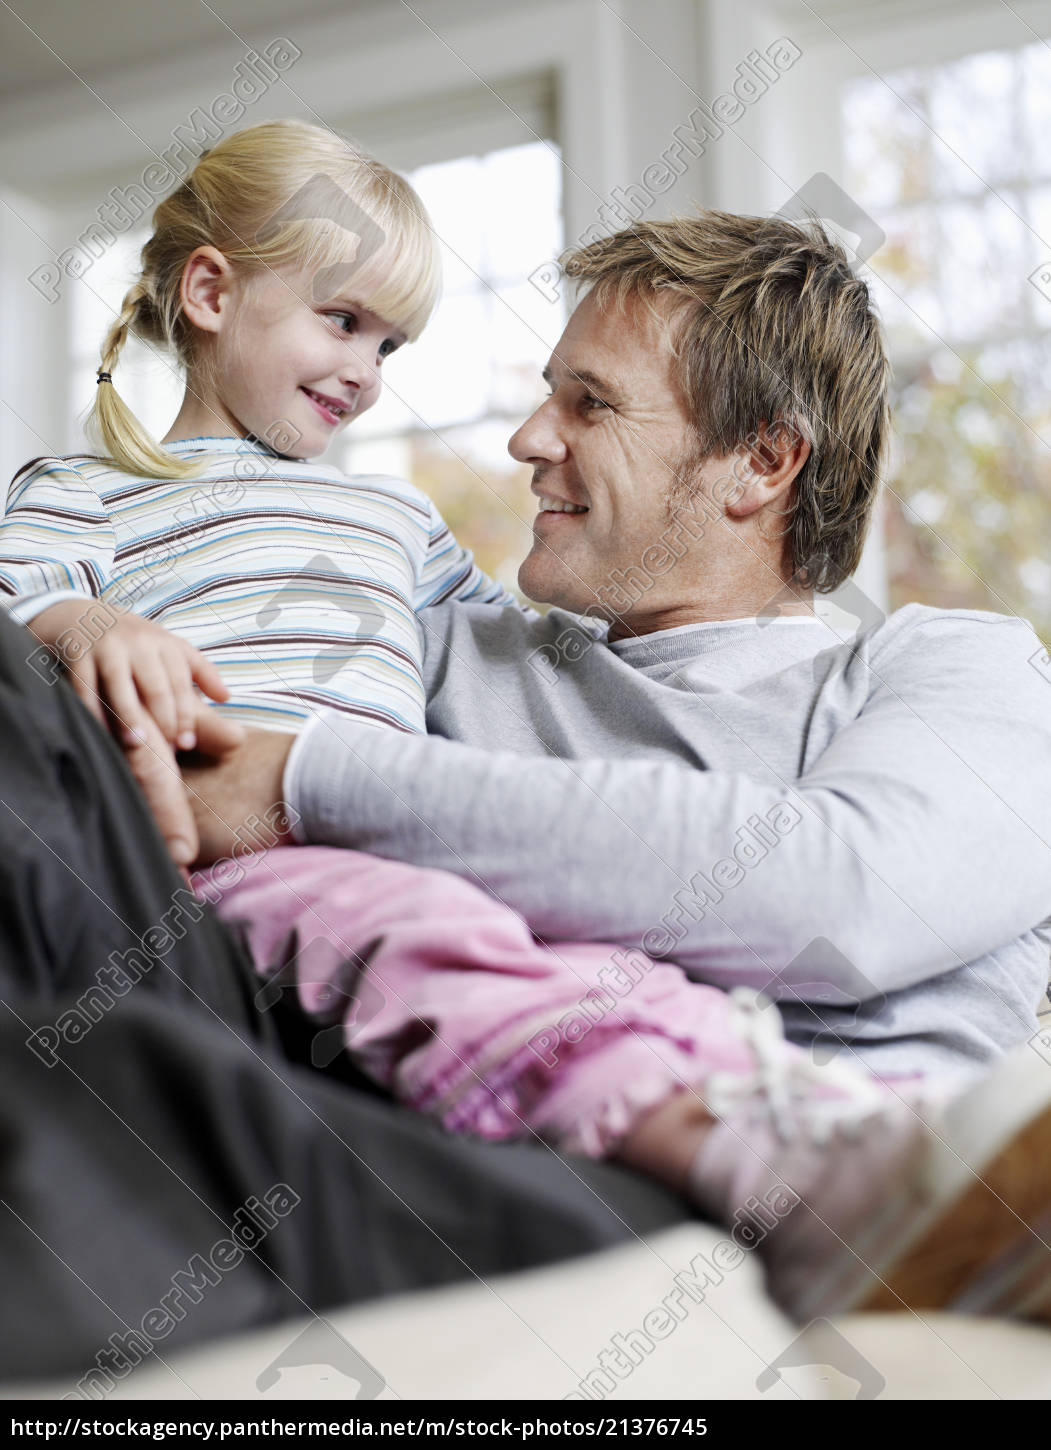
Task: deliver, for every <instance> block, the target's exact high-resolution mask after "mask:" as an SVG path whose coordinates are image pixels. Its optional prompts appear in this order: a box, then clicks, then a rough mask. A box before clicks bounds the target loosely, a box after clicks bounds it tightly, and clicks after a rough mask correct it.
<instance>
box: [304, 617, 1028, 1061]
mask: <svg viewBox="0 0 1051 1450" xmlns="http://www.w3.org/2000/svg"><path fill="white" fill-rule="evenodd" d="M421 629H422V633H423V637H424V641H425V646H426V659H425V679H426V685H427V692H428V698H429V705H428V728H429V730H430V731H431V732H432V735H430V736H428V737H419V738H416V737H406V736H405V735H402V734H396V733H394V732H391V731H388V730H380V729H376V728H374V727H370V726H368V725H363V724H359V723H357V722H354V721H351V720H347V719H346V718H334V717H328V718H322V719H320V720H319V721H317V722H316V723H315V724H313V725H312V726H310V727H308V729H307V730H306V731H305V732H304V733H303V734H302V735H301V736H300V738H299V741H298V742H297V745H296V746H295V748H294V750H293V754H292V757H291V759H290V762H289V768H288V772H287V775H286V795H287V798H288V801H289V804H290V805H291V806H292V807H293V808H294V809H295V810H296V811H298V812H299V814H300V815H301V817H302V825H301V828H300V829H301V834H302V836H303V837H305V838H306V839H309V840H311V841H314V842H319V843H328V844H333V845H345V846H352V847H356V848H357V849H359V850H363V851H369V852H373V853H375V854H378V855H381V856H387V857H391V858H397V859H400V860H407V861H411V862H415V863H417V864H419V865H424V866H436V867H442V868H444V869H446V870H450V871H454V872H457V873H458V874H460V875H462V876H465V877H467V878H469V879H472V880H475V881H476V882H478V883H480V884H482V885H483V886H485V887H486V888H487V889H488V890H490V891H491V892H492V893H493V894H494V895H496V896H497V897H499V898H500V899H501V900H503V901H505V902H507V903H508V904H509V905H511V906H512V907H514V909H515V910H517V911H518V912H520V913H521V914H522V915H523V916H524V917H525V918H526V920H527V921H528V922H529V924H530V925H531V927H532V929H533V930H534V932H536V934H537V935H538V936H540V937H543V938H545V939H547V940H552V941H554V940H602V941H611V942H617V943H621V944H624V945H630V946H637V947H641V948H642V950H644V951H646V952H648V953H649V954H650V955H651V956H659V957H666V958H668V959H669V960H672V961H676V962H679V963H681V964H682V966H683V967H684V968H685V969H686V970H687V971H688V972H689V974H690V975H691V976H693V977H695V978H696V979H698V980H700V981H704V982H708V983H712V984H714V985H717V986H720V987H725V988H728V987H731V986H733V985H736V984H740V983H744V984H748V985H751V986H755V987H760V988H763V989H765V990H766V991H768V992H769V993H770V994H771V995H773V996H775V997H777V998H778V999H779V1000H780V1003H781V1008H782V1011H783V1013H784V1015H785V1017H786V1022H787V1028H788V1033H789V1036H790V1037H791V1038H793V1040H795V1041H798V1042H800V1043H807V1042H816V1044H817V1050H818V1052H819V1054H820V1052H821V1050H822V1046H821V1045H822V1044H823V1043H824V1044H827V1045H828V1046H827V1048H826V1050H828V1051H832V1050H834V1049H835V1047H836V1046H838V1043H837V1042H836V1038H837V1037H838V1038H842V1039H843V1040H845V1041H847V1042H849V1043H850V1046H851V1051H852V1052H853V1053H854V1054H855V1056H856V1057H857V1058H859V1059H860V1060H861V1061H862V1062H864V1063H866V1064H867V1065H868V1066H870V1067H871V1068H872V1069H873V1070H875V1071H878V1072H882V1073H887V1074H892V1073H909V1072H914V1071H937V1072H946V1071H949V1072H951V1071H956V1072H961V1071H966V1070H968V1069H973V1067H974V1066H975V1064H977V1063H980V1062H984V1061H986V1060H987V1059H988V1058H990V1057H991V1056H993V1055H994V1054H995V1053H996V1052H997V1051H999V1050H1001V1049H1003V1048H1004V1047H1006V1046H1008V1045H1010V1044H1013V1043H1015V1042H1017V1041H1019V1040H1021V1039H1024V1038H1026V1037H1028V1036H1030V1035H1031V1034H1032V1033H1033V1032H1034V1031H1035V1030H1036V1022H1035V1009H1036V1005H1037V1002H1038V1000H1039V998H1040V996H1041V994H1042V991H1043V989H1044V987H1045V986H1046V983H1047V977H1048V948H1049V942H1051V678H1049V674H1048V671H1047V669H1046V655H1045V654H1044V653H1043V651H1042V649H1041V647H1040V645H1039V643H1038V641H1037V639H1036V636H1035V635H1034V634H1033V631H1032V629H1031V628H1030V627H1029V626H1028V625H1027V624H1025V623H1024V622H1022V621H1019V620H1012V619H1008V618H1005V617H1001V616H999V615H993V614H982V613H976V612H974V613H972V612H964V611H943V610H935V609H929V608H926V607H923V606H919V605H910V606H907V607H906V608H904V609H901V610H899V611H898V612H897V613H896V614H894V615H892V616H891V617H890V618H889V619H887V620H886V621H885V622H883V623H881V624H879V625H876V626H873V627H871V628H870V629H868V630H867V631H865V632H863V633H860V634H859V635H858V636H857V637H856V638H854V639H852V640H850V641H848V642H846V643H841V642H840V641H839V639H838V638H837V636H835V635H834V634H832V633H831V632H830V629H829V626H828V625H827V624H826V623H824V622H823V621H821V620H817V619H814V618H812V617H805V618H780V619H772V620H769V621H767V620H755V619H750V620H730V621H721V622H718V623H710V624H699V625H690V626H685V627H682V628H678V629H671V630H665V631H662V632H660V633H657V634H651V635H647V636H645V637H642V638H639V639H631V640H625V641H621V642H618V643H615V644H613V645H609V644H608V643H606V641H605V639H604V637H603V636H601V635H600V634H597V626H596V625H595V624H594V622H592V621H581V620H578V619H575V617H574V616H571V615H567V614H565V613H563V612H562V611H559V610H553V611H552V612H551V613H550V614H548V615H547V616H546V617H545V618H538V617H536V616H535V615H534V616H530V615H527V614H523V613H522V612H520V611H518V610H517V609H514V608H499V607H494V606H485V605H465V604H454V605H448V606H441V607H439V608H435V609H431V610H427V611H425V613H424V614H423V615H422V616H421ZM436 737H446V738H436ZM454 742H459V743H454Z"/></svg>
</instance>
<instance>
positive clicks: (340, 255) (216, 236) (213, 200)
mask: <svg viewBox="0 0 1051 1450" xmlns="http://www.w3.org/2000/svg"><path fill="white" fill-rule="evenodd" d="M202 246H211V247H215V248H217V250H219V251H220V252H222V253H223V254H224V256H225V257H226V258H227V259H228V260H229V261H230V262H231V263H233V264H234V265H235V266H236V267H238V268H240V269H242V270H243V271H244V272H245V273H253V272H256V273H258V272H262V271H264V270H268V269H277V268H282V267H309V268H310V269H311V270H312V271H313V273H314V276H315V277H316V278H317V279H318V280H319V281H321V280H322V279H324V278H325V277H326V276H327V277H329V278H331V279H333V280H335V279H337V278H339V277H341V276H346V275H347V274H351V275H352V276H353V295H354V299H355V301H357V302H358V304H359V305H360V306H362V307H367V308H368V309H369V310H370V311H371V312H374V313H375V314H376V315H377V316H378V317H382V318H383V319H384V321H386V322H389V323H391V324H392V325H393V326H395V327H398V328H400V329H401V330H402V331H403V332H404V333H405V334H406V336H407V337H409V338H410V339H414V338H416V337H418V336H419V334H420V332H421V331H422V330H423V327H424V324H425V323H426V321H427V319H428V317H429V316H430V314H431V312H432V311H433V309H434V305H435V303H436V302H437V300H438V292H439V289H440V285H441V264H440V260H439V256H438V249H437V243H436V240H435V237H434V232H433V229H432V227H431V224H430V219H429V217H428V216H427V213H426V211H425V209H424V206H423V203H422V202H421V201H420V199H419V197H418V196H417V195H416V193H415V191H414V190H413V189H412V187H411V186H410V185H409V183H408V182H407V181H406V180H405V179H404V177H401V176H399V175H398V174H397V173H396V172H394V171H391V170H389V168H388V167H386V166H383V165H381V163H380V162H378V161H375V160H373V158H372V157H371V156H368V155H366V153H365V152H363V151H362V150H360V149H359V148H358V147H357V146H356V145H354V144H353V142H351V141H348V140H346V139H345V138H344V137H342V136H337V135H336V134H335V133H334V132H332V131H327V130H325V129H324V128H323V127H321V126H314V125H311V124H310V123H309V122H307V121H298V120H290V121H268V122H266V123H264V124H263V125H260V126H251V127H249V128H248V129H246V130H244V131H238V132H236V133H235V134H234V135H232V136H228V137H227V138H226V139H225V140H224V141H220V142H219V143H218V145H216V146H214V147H212V149H211V150H210V151H205V152H204V154H203V155H202V156H201V158H200V160H199V161H198V162H197V165H196V166H195V167H194V169H193V171H192V172H191V173H190V175H189V176H188V177H187V178H186V180H185V181H184V182H183V183H182V185H181V186H180V187H179V188H178V189H177V190H176V191H174V192H173V193H172V194H171V196H169V197H167V198H166V200H164V201H162V202H161V204H160V206H158V208H157V210H156V211H155V212H154V214H153V235H152V236H151V237H150V239H149V241H148V242H147V243H146V245H145V246H144V247H143V249H142V258H141V261H142V271H141V273H140V275H139V278H138V280H137V281H136V282H135V283H134V284H133V285H132V287H131V288H130V290H129V291H128V292H127V293H126V294H125V297H124V301H123V302H122V304H121V310H120V316H119V317H118V319H117V320H116V322H114V324H113V326H112V327H111V328H110V330H109V332H108V333H107V334H106V338H105V341H104V342H103V344H102V353H101V363H100V372H101V373H102V374H112V373H113V372H114V371H115V369H116V366H117V361H118V359H119V357H120V354H121V349H122V348H123V346H124V343H125V341H126V340H127V337H128V334H129V332H132V333H135V335H136V336H138V337H141V338H142V339H143V340H144V341H145V342H148V343H154V344H157V345H159V346H162V347H165V348H167V349H169V350H170V351H171V352H172V353H173V354H174V355H175V357H176V359H177V360H178V362H179V363H180V364H181V365H182V366H183V367H184V368H186V369H189V368H190V366H191V365H192V364H193V363H194V361H195V360H196V356H195V355H196V348H197V338H196V337H195V331H196V330H195V328H194V326H193V324H192V323H191V322H189V320H188V319H187V318H186V316H185V314H184V313H183V310H182V303H181V299H180V286H181V282H182V274H183V269H184V268H185V266H186V262H187V259H188V258H189V256H190V255H191V253H192V252H194V251H195V250H196V249H197V248H198V247H202ZM323 269H328V271H325V270H323ZM337 290H339V289H338V285H337V286H334V287H333V288H332V291H333V292H336V291H337ZM88 424H89V428H90V429H91V431H92V432H93V433H94V434H95V436H96V437H97V439H98V440H99V442H100V443H101V445H102V448H103V451H104V452H105V453H106V455H107V456H108V457H109V458H110V459H111V460H112V462H113V463H114V464H115V465H116V466H117V467H118V468H120V469H122V470H124V471H125V472H127V473H133V474H136V475H146V476H147V477H150V478H187V477H192V476H193V475H194V474H196V473H197V472H198V471H199V470H200V468H201V466H202V465H201V463H200V461H197V462H192V461H190V460H189V459H187V460H182V459H179V458H177V457H176V456H175V455H174V454H172V453H168V452H166V451H165V450H164V449H163V448H162V447H161V445H160V444H159V443H158V442H157V440H156V439H155V438H153V437H151V435H150V433H149V432H148V431H147V429H146V428H144V427H143V425H142V424H141V423H140V422H139V420H138V419H137V418H136V417H135V415H134V413H132V411H131V409H130V408H129V407H128V405H127V404H126V403H125V402H124V401H123V399H122V398H121V397H120V394H119V393H118V392H117V389H116V387H115V386H114V385H113V383H112V381H107V380H106V379H105V378H103V380H102V381H101V382H100V384H99V386H98V388H97V389H96V399H95V406H94V408H93V409H92V411H91V415H90V417H89V420H88Z"/></svg>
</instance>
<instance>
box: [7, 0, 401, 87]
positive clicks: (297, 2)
mask: <svg viewBox="0 0 1051 1450" xmlns="http://www.w3.org/2000/svg"><path fill="white" fill-rule="evenodd" d="M384 5H386V6H387V8H400V0H2V3H0V103H2V102H3V101H7V100H10V99H12V98H14V97H15V96H17V95H19V93H21V92H25V91H32V90H37V89H39V88H40V87H47V86H51V85H54V86H61V87H65V86H67V85H68V83H69V81H70V80H71V79H72V77H71V75H70V71H73V72H74V73H75V74H76V75H77V76H79V77H80V78H81V79H82V80H85V81H89V82H90V81H93V80H98V79H99V78H101V77H102V76H105V75H108V74H111V73H112V72H114V71H118V70H122V69H126V68H129V67H134V66H135V65H137V64H140V63H148V62H154V61H156V60H157V58H158V56H161V55H163V56H165V57H167V58H169V59H170V58H173V57H175V56H177V55H178V54H179V53H180V52H184V53H185V52H193V51H200V49H201V48H202V47H207V46H208V44H209V43H210V42H214V43H216V44H219V45H222V46H224V47H226V46H228V45H229V44H230V43H231V42H235V36H234V35H231V31H233V32H234V33H235V35H237V36H240V35H242V34H244V33H250V34H254V35H257V34H258V33H259V32H260V31H261V30H269V31H270V32H271V33H275V34H277V33H282V32H283V33H285V34H291V33H292V31H293V30H294V27H295V25H296V24H297V22H300V21H309V20H316V19H322V18H325V17H328V16H333V15H344V16H346V15H353V14H355V13H356V12H362V13H364V12H366V11H368V12H374V11H376V10H377V9H379V8H381V7H383V6H384ZM414 8H415V0H414ZM29 27H31V28H29ZM33 32H35V34H34V33H33ZM293 38H294V36H293ZM235 43H236V42H235Z"/></svg>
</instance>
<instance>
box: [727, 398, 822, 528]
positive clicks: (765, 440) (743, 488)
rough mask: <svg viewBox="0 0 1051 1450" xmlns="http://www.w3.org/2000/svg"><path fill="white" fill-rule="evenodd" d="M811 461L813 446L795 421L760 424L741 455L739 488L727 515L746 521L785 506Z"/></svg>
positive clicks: (737, 473) (737, 467)
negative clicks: (777, 505)
mask: <svg viewBox="0 0 1051 1450" xmlns="http://www.w3.org/2000/svg"><path fill="white" fill-rule="evenodd" d="M809 457H810V444H809V443H808V442H807V440H806V438H804V436H803V433H802V431H801V430H800V428H799V427H798V425H797V424H796V423H794V422H793V421H792V420H791V419H786V418H779V419H777V420H776V421H775V422H774V423H772V424H770V423H762V424H760V426H759V429H758V431H757V432H756V433H754V434H753V435H752V437H751V438H750V439H749V440H748V442H747V443H744V444H742V445H741V447H740V448H739V449H738V451H737V456H736V459H735V461H734V468H733V472H734V478H735V479H736V480H737V487H735V488H734V489H733V491H732V492H731V494H730V495H729V496H728V497H727V499H726V503H725V507H726V512H727V513H728V514H729V515H730V517H731V518H734V519H746V518H748V517H749V516H750V515H751V514H754V513H758V512H759V510H760V509H763V508H766V507H768V506H769V505H770V504H772V503H779V502H781V501H782V500H783V499H784V498H785V495H786V494H787V493H788V490H789V489H790V488H791V487H792V484H793V483H794V482H795V480H796V478H797V477H798V475H799V472H800V470H801V469H802V467H803V465H804V463H806V461H807V459H808V458H809Z"/></svg>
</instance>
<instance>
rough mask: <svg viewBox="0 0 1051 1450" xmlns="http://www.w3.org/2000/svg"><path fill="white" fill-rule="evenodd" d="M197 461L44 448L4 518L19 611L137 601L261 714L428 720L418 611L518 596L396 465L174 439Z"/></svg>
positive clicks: (285, 720)
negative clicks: (379, 472) (167, 469)
mask: <svg viewBox="0 0 1051 1450" xmlns="http://www.w3.org/2000/svg"><path fill="white" fill-rule="evenodd" d="M166 446H167V448H168V450H169V451H170V452H172V453H174V454H177V455H178V456H179V457H181V458H187V457H190V456H193V455H197V454H199V455H200V456H201V459H202V460H205V459H207V462H206V463H205V465H204V467H203V468H202V470H201V473H200V475H199V476H198V477H196V478H192V479H187V480H181V481H172V480H170V479H157V478H136V477H133V476H132V475H130V474H127V473H123V472H120V471H119V470H117V469H115V468H114V467H113V466H112V465H111V464H109V463H107V462H106V461H104V460H102V459H98V458H90V457H84V456H75V457H71V458H38V459H34V460H33V462H32V463H29V464H27V465H26V467H25V468H23V469H22V471H21V472H20V473H19V474H17V475H16V477H15V479H14V481H13V482H12V484H11V488H10V490H9V493H8V501H7V508H6V513H5V517H4V520H3V523H2V524H0V595H15V596H18V597H17V600H16V602H15V603H13V604H12V605H11V606H10V613H11V614H12V615H14V616H15V617H16V618H18V619H21V620H22V621H23V622H24V623H27V622H28V621H29V620H31V619H33V618H34V617H35V616H36V615H37V614H39V613H40V612H41V610H43V609H45V608H47V607H48V606H49V605H51V604H54V603H57V602H58V601H59V600H60V599H67V598H81V597H85V596H90V597H95V598H98V599H102V600H104V601H106V602H107V603H112V604H115V605H119V606H121V607H123V608H126V609H132V610H134V611H135V613H137V614H141V615H143V616H144V617H145V618H147V619H152V620H155V621H156V622H157V623H158V624H161V625H163V626H164V627H165V628H166V629H169V630H171V631H172V632H173V633H174V634H178V635H180V636H181V637H182V638H183V639H186V640H188V641H189V642H190V643H191V644H193V645H196V647H197V648H198V649H199V650H201V651H202V653H204V654H206V655H207V656H208V657H209V659H210V660H211V661H212V663H213V664H214V665H215V666H216V667H217V668H218V670H219V672H220V674H221V675H222V677H223V680H224V682H225V684H226V685H227V687H228V689H229V690H230V701H229V702H228V703H227V704H225V705H223V706H221V707H220V708H221V709H222V712H223V714H225V715H231V716H233V717H234V718H238V719H240V720H241V721H242V722H243V723H245V724H249V725H257V726H262V727H264V728H267V729H274V730H290V731H295V730H297V729H299V727H300V726H301V725H302V724H303V722H304V721H305V720H306V719H307V718H308V717H309V716H310V715H312V714H313V713H315V712H316V711H317V710H319V709H322V708H326V707H328V708H333V709H336V710H340V711H343V712H345V713H347V714H350V715H355V716H357V717H359V718H361V719H367V720H371V721H374V722H377V723H380V724H386V725H391V726H394V727H395V728H397V729H401V730H409V731H422V730H423V729H424V728H425V727H424V704H425V701H424V692H423V684H422V680H421V674H420V663H421V648H420V640H419V635H418V632H417V628H416V621H415V611H417V610H419V609H422V608H424V607H425V606H426V605H428V604H434V603H437V602H438V601H441V600H446V599H472V600H475V601H477V602H479V603H483V602H500V603H504V602H510V596H509V595H507V594H506V592H505V591H504V590H503V589H502V588H501V587H500V586H499V585H497V584H494V583H493V582H492V581H491V580H489V579H487V578H486V577H485V575H483V574H482V573H481V572H480V571H479V570H478V569H477V568H476V566H475V564H474V561H473V559H472V557H471V555H470V553H469V552H468V551H467V550H466V549H463V548H461V547H460V545H459V544H457V542H456V540H455V539H454V538H453V537H452V535H451V533H450V532H449V529H448V527H447V526H446V524H445V523H444V521H443V520H442V518H441V515H440V514H439V513H438V511H437V509H436V508H435V506H434V504H433V503H432V502H431V501H430V499H428V498H427V497H426V496H425V495H424V494H422V493H421V492H420V490H419V489H417V488H414V487H413V485H412V484H410V483H406V482H405V481H404V480H402V479H399V478H388V477H382V476H375V477H373V476H361V477H348V476H347V475H346V474H343V473H341V472H340V471H339V470H338V469H336V468H331V467H328V466H327V465H325V464H320V463H311V462H299V461H296V460H292V459H288V458H283V457H281V456H280V455H278V454H275V453H273V452H272V451H271V450H270V449H268V448H266V447H265V446H264V445H262V444H260V443H258V442H256V441H255V440H246V441H239V440H234V439H231V438H192V439H188V440H185V441H182V442H178V443H171V444H168V445H166Z"/></svg>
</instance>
